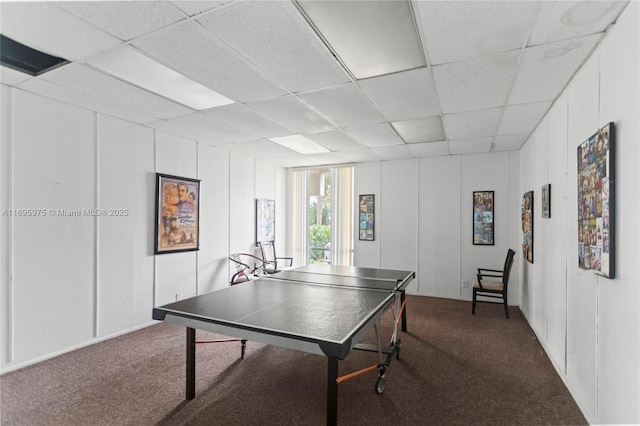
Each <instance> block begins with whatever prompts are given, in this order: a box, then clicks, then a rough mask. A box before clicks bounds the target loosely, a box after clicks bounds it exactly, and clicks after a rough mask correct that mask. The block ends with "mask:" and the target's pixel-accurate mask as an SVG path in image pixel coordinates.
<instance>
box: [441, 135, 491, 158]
mask: <svg viewBox="0 0 640 426" xmlns="http://www.w3.org/2000/svg"><path fill="white" fill-rule="evenodd" d="M492 141H493V138H472V139H460V140H455V141H449V151H450V152H451V154H452V155H460V154H482V153H486V152H489V151H491V142H492Z"/></svg>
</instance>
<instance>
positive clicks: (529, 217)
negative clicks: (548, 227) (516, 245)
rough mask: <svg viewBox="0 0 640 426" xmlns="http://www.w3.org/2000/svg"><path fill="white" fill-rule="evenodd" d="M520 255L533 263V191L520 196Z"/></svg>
mask: <svg viewBox="0 0 640 426" xmlns="http://www.w3.org/2000/svg"><path fill="white" fill-rule="evenodd" d="M522 255H523V256H524V258H525V259H527V260H528V261H529V263H533V191H529V192H525V193H524V195H523V196H522Z"/></svg>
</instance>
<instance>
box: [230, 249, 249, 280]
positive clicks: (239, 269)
mask: <svg viewBox="0 0 640 426" xmlns="http://www.w3.org/2000/svg"><path fill="white" fill-rule="evenodd" d="M229 259H231V261H232V262H233V263H234V264H235V266H236V273H235V274H233V276H232V277H231V280H230V284H231V285H234V284H240V283H242V282H246V281H249V280H250V278H249V275H248V274H247V272H248V270H249V269H251V267H250V266H249V265H247V264H246V263H243V262H242V257H241V255H240V253H234V254H232V255H230V256H229Z"/></svg>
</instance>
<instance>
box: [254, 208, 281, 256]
mask: <svg viewBox="0 0 640 426" xmlns="http://www.w3.org/2000/svg"><path fill="white" fill-rule="evenodd" d="M255 231H256V247H258V243H261V242H264V241H274V240H275V239H276V201H275V200H268V199H261V198H256V229H255Z"/></svg>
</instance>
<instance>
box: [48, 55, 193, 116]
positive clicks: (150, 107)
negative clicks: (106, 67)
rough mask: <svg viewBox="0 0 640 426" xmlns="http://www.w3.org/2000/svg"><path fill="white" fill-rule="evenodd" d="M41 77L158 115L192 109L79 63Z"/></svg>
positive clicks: (177, 113) (176, 113) (179, 112)
mask: <svg viewBox="0 0 640 426" xmlns="http://www.w3.org/2000/svg"><path fill="white" fill-rule="evenodd" d="M40 78H42V79H44V80H47V81H49V82H51V83H53V84H57V85H60V86H63V87H66V88H68V89H71V90H76V91H78V92H81V93H84V94H85V95H89V96H93V97H96V98H98V99H102V100H104V101H107V102H110V103H112V104H115V105H120V106H123V107H125V108H127V109H132V110H134V111H139V112H142V113H144V114H147V115H150V116H152V117H156V118H169V117H176V116H180V115H184V114H190V113H192V112H193V110H191V109H189V108H186V107H184V106H182V105H179V104H177V103H175V102H172V101H169V100H167V99H165V98H162V97H160V96H156V95H154V94H152V93H149V92H147V91H146V90H142V89H139V88H138V87H135V86H133V85H131V84H128V83H125V82H123V81H121V80H118V79H117V78H114V77H111V76H108V75H106V74H103V73H101V72H100V71H96V70H94V69H92V68H89V67H87V66H84V65H80V64H78V63H72V64H69V65H67V66H64V67H62V68H58V69H55V70H53V71H51V72H48V73H47V74H44V75H42V76H41V77H40Z"/></svg>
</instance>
